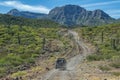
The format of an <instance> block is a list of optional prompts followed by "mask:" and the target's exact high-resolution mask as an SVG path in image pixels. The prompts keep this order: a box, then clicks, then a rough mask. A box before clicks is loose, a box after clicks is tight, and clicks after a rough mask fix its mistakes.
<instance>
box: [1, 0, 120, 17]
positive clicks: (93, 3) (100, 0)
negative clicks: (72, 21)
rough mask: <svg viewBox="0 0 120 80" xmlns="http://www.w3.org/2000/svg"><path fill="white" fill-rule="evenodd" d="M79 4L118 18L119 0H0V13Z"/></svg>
mask: <svg viewBox="0 0 120 80" xmlns="http://www.w3.org/2000/svg"><path fill="white" fill-rule="evenodd" d="M67 4H73V5H79V6H81V7H84V8H85V9H87V10H95V9H101V10H104V11H105V12H106V13H108V14H109V15H110V16H112V17H113V18H120V0H0V13H7V12H8V11H9V10H11V9H13V8H16V9H18V10H20V11H31V12H37V13H49V11H50V10H51V9H52V8H54V7H57V6H63V5H67Z"/></svg>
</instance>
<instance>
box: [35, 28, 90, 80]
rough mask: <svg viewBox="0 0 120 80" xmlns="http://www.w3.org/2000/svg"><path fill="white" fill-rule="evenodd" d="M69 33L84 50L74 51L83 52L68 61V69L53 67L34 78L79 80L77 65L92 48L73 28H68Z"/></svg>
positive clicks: (41, 79)
mask: <svg viewBox="0 0 120 80" xmlns="http://www.w3.org/2000/svg"><path fill="white" fill-rule="evenodd" d="M68 34H69V35H72V36H73V39H74V41H75V43H76V45H77V46H78V47H79V48H81V50H82V51H74V52H81V53H79V54H78V55H76V56H74V57H72V58H71V59H69V60H68V61H67V70H65V71H60V70H57V69H53V70H50V71H49V72H47V73H46V74H45V75H44V76H42V77H41V78H37V79H34V80H78V79H76V72H77V66H78V65H80V63H82V61H83V60H84V59H85V58H86V56H87V55H88V54H89V53H90V49H89V48H88V47H87V46H86V45H85V44H84V42H83V41H82V40H80V38H79V36H78V33H76V32H75V31H72V30H68ZM78 50H80V49H78Z"/></svg>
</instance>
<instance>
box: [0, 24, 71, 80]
mask: <svg viewBox="0 0 120 80" xmlns="http://www.w3.org/2000/svg"><path fill="white" fill-rule="evenodd" d="M60 30H62V29H60V28H32V27H29V26H22V27H21V26H18V25H12V26H10V27H4V26H3V25H0V35H1V36H0V78H1V77H3V76H5V75H6V74H7V75H8V74H11V73H13V72H16V71H22V70H25V69H29V68H30V67H31V66H35V61H36V59H38V58H42V60H43V59H44V58H45V59H49V57H52V55H55V54H56V53H61V52H62V51H65V49H69V48H70V46H69V45H70V44H71V43H70V41H69V39H68V38H65V37H63V36H60V34H59V32H58V31H60ZM44 56H46V57H44Z"/></svg>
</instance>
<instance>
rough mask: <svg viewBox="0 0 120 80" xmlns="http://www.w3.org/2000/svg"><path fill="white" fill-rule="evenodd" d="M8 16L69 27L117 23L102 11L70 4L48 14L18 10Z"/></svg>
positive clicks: (10, 12)
mask: <svg viewBox="0 0 120 80" xmlns="http://www.w3.org/2000/svg"><path fill="white" fill-rule="evenodd" d="M7 14H9V15H13V16H21V17H25V18H35V19H50V20H53V21H55V22H58V23H60V24H62V25H67V26H75V25H80V26H83V25H85V26H98V25H103V24H110V23H113V22H114V21H115V19H114V18H112V17H111V16H109V15H108V14H107V13H105V12H104V11H102V10H100V9H96V10H94V11H88V10H86V9H85V8H83V7H80V6H78V5H70V4H69V5H65V6H61V7H55V8H53V9H52V10H51V11H50V12H49V13H48V14H42V13H33V12H28V11H19V10H16V9H13V10H11V11H9V12H8V13H7Z"/></svg>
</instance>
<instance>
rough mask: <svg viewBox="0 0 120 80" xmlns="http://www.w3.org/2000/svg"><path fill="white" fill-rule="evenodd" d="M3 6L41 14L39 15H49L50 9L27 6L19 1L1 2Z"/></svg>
mask: <svg viewBox="0 0 120 80" xmlns="http://www.w3.org/2000/svg"><path fill="white" fill-rule="evenodd" d="M0 5H1V6H7V7H13V8H16V9H19V10H23V11H32V12H39V13H49V11H50V9H48V8H46V7H44V6H41V5H40V6H31V5H27V4H23V3H21V2H19V1H4V2H0Z"/></svg>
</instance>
